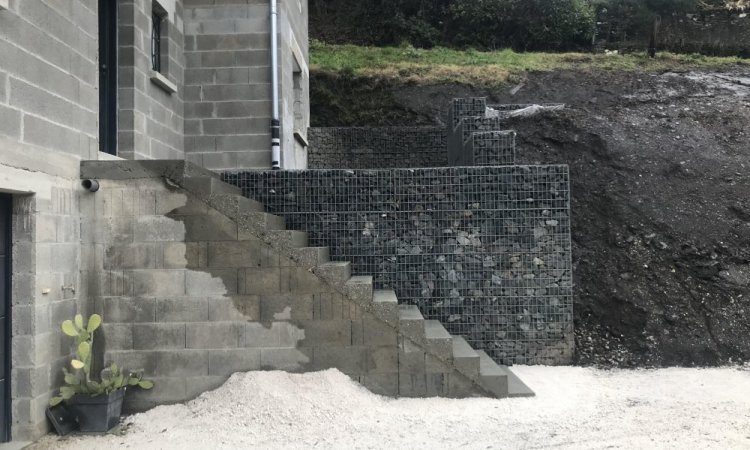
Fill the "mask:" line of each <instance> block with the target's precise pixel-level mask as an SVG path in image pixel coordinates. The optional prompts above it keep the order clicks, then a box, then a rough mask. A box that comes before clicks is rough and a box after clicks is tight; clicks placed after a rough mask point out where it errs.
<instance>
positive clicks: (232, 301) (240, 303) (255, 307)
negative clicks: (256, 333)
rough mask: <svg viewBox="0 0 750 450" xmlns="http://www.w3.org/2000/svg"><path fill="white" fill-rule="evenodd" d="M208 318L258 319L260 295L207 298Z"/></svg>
mask: <svg viewBox="0 0 750 450" xmlns="http://www.w3.org/2000/svg"><path fill="white" fill-rule="evenodd" d="M208 320H209V321H212V322H222V321H229V322H231V321H240V322H243V321H259V320H260V297H258V296H257V295H233V296H231V297H219V298H209V299H208Z"/></svg>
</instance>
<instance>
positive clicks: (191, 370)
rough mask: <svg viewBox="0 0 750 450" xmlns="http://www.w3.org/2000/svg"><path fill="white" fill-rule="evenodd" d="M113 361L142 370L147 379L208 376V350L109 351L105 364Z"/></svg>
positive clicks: (122, 365) (132, 368) (129, 367)
mask: <svg viewBox="0 0 750 450" xmlns="http://www.w3.org/2000/svg"><path fill="white" fill-rule="evenodd" d="M112 361H115V362H117V363H118V365H120V366H121V367H126V368H128V369H130V370H141V369H142V370H143V371H144V374H145V375H146V376H147V377H193V376H207V375H208V350H194V349H189V350H168V351H164V350H156V351H144V350H133V351H112V352H109V351H108V352H107V353H106V354H105V363H107V362H112Z"/></svg>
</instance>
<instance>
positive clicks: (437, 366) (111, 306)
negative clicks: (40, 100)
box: [83, 176, 476, 411]
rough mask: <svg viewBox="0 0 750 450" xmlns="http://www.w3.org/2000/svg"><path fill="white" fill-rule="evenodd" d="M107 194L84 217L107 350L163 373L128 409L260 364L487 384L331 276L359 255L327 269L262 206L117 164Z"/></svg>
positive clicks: (376, 379)
mask: <svg viewBox="0 0 750 450" xmlns="http://www.w3.org/2000/svg"><path fill="white" fill-rule="evenodd" d="M170 184H171V183H170ZM207 196H208V194H207ZM96 205H97V206H98V205H102V208H103V209H101V210H99V209H97V215H96V218H92V219H91V220H86V222H85V226H84V227H83V229H84V230H89V231H88V232H86V233H84V239H85V240H87V241H90V242H91V243H92V244H93V247H94V249H95V250H94V253H95V257H94V258H93V260H95V261H96V262H95V264H96V266H97V268H98V270H100V276H99V277H96V278H95V279H92V280H91V281H92V283H91V285H90V292H91V295H92V296H93V297H94V298H95V306H94V310H95V311H97V312H99V313H100V314H102V315H103V317H104V322H105V324H104V326H103V328H102V339H101V342H102V344H103V346H104V347H105V348H106V353H105V355H104V361H105V362H110V361H116V362H117V363H118V364H120V365H121V366H124V367H127V368H131V369H139V368H142V369H144V370H145V373H146V375H147V376H149V377H152V378H154V380H155V381H156V387H155V388H154V390H153V391H148V392H145V391H142V392H133V393H129V394H128V397H127V399H126V402H127V403H126V406H127V409H128V410H131V411H132V410H141V409H144V408H148V407H151V406H154V405H157V404H164V403H174V402H179V401H183V400H186V399H190V398H193V397H195V396H197V395H198V394H200V393H201V392H204V391H205V390H208V389H212V388H215V387H218V386H219V385H221V384H222V383H223V382H224V381H225V380H226V379H227V378H228V377H229V376H230V375H231V374H232V373H234V372H237V371H248V370H286V371H300V372H302V371H311V370H321V369H327V368H332V367H335V368H339V369H340V370H342V371H343V372H345V373H347V374H349V375H350V376H351V377H352V378H354V379H356V380H358V381H360V382H361V383H362V384H364V385H365V386H367V387H368V388H370V389H372V390H373V391H374V392H377V393H381V394H387V395H404V396H422V395H446V396H448V395H453V396H462V395H469V394H472V393H475V389H476V386H473V385H472V383H471V382H469V381H468V379H466V378H465V377H464V376H463V375H461V374H459V373H457V372H455V371H454V370H453V369H452V368H451V367H450V366H449V365H447V364H446V363H444V362H441V360H439V359H436V358H435V357H434V356H431V354H429V353H425V351H424V350H423V349H421V348H420V347H419V346H417V345H415V344H414V343H413V342H411V341H410V340H408V339H406V338H405V337H404V336H399V334H398V333H397V329H396V328H394V326H393V325H392V324H388V323H385V322H383V321H382V320H380V319H379V318H377V317H376V316H374V315H373V314H372V313H371V312H370V311H368V310H366V309H365V308H363V307H362V306H361V305H360V304H358V303H355V302H353V301H352V300H351V299H350V298H348V297H347V296H346V295H344V294H342V291H341V288H340V287H338V288H337V287H336V286H335V285H334V284H332V283H331V281H330V280H331V279H332V278H335V279H338V280H339V282H340V283H341V285H340V286H343V283H344V281H345V280H349V271H348V266H346V265H343V266H334V267H333V268H332V270H333V272H331V273H329V274H328V277H327V278H321V276H319V275H316V274H314V273H312V272H311V270H310V267H311V266H309V265H305V263H302V262H300V261H299V260H294V259H293V258H291V257H290V256H289V255H288V254H287V253H286V252H282V251H280V250H279V249H278V248H275V247H274V246H272V245H269V244H268V243H267V242H266V241H263V240H261V239H259V238H257V237H256V236H255V234H256V233H257V232H260V231H261V230H265V231H266V232H267V231H268V226H269V225H268V224H267V223H266V224H265V225H260V222H257V218H258V217H262V216H263V217H264V216H267V215H265V214H263V213H260V214H261V215H260V216H258V215H256V216H253V217H255V219H253V220H254V221H255V222H253V223H249V222H245V221H239V222H238V221H235V220H231V219H230V218H228V217H227V216H225V215H223V214H221V213H219V212H218V211H217V210H215V209H213V208H211V207H209V206H207V204H206V203H205V202H203V201H201V200H199V199H197V198H196V197H195V196H193V195H191V194H187V193H186V192H185V191H182V190H180V189H174V188H173V187H170V186H168V185H167V184H165V182H164V181H163V180H162V179H161V178H158V177H154V178H137V177H136V178H135V179H130V180H110V179H107V178H106V176H105V177H104V179H103V180H102V190H101V191H100V192H99V193H98V194H97V201H96ZM107 205H110V206H107ZM269 217H271V216H269ZM266 220H268V218H266ZM238 224H239V225H238ZM279 226H280V224H278V223H277V224H276V225H274V226H273V227H272V228H276V227H279ZM278 233H279V236H280V237H281V238H282V239H284V238H283V236H285V235H286V234H285V233H290V232H284V231H279V232H278ZM291 233H293V232H291ZM298 251H299V252H302V253H305V252H310V251H312V252H314V253H315V254H318V253H320V252H321V249H311V248H309V249H306V250H303V249H298ZM363 294H364V295H367V294H369V295H370V296H372V290H371V287H370V290H369V291H367V290H365V291H363ZM409 364H411V365H409Z"/></svg>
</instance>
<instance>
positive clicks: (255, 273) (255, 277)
mask: <svg viewBox="0 0 750 450" xmlns="http://www.w3.org/2000/svg"><path fill="white" fill-rule="evenodd" d="M243 273H244V287H245V290H244V292H243V294H247V295H261V296H263V295H276V294H279V293H280V292H281V270H280V269H278V268H258V269H247V270H245V271H244V272H243ZM298 293H299V294H305V293H306V292H298Z"/></svg>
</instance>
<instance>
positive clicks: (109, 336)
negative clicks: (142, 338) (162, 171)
mask: <svg viewBox="0 0 750 450" xmlns="http://www.w3.org/2000/svg"><path fill="white" fill-rule="evenodd" d="M101 338H102V339H103V345H104V348H106V349H107V350H132V349H133V325H132V324H129V323H104V324H102V328H101Z"/></svg>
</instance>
